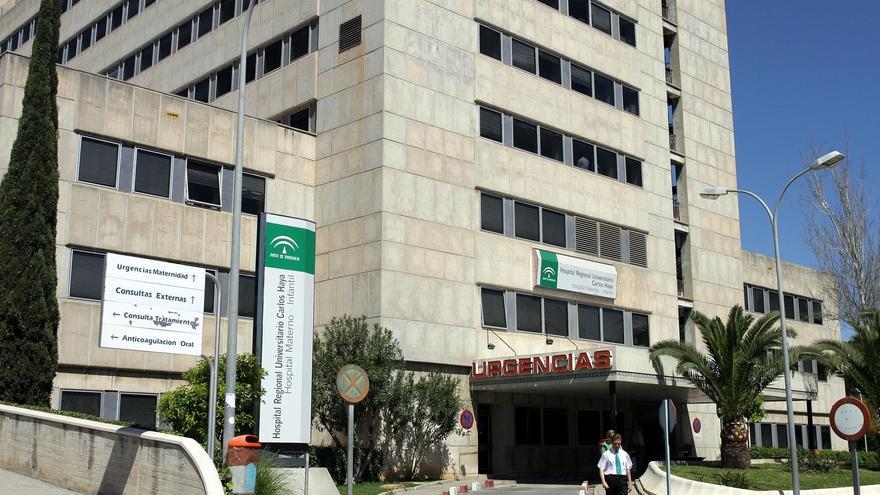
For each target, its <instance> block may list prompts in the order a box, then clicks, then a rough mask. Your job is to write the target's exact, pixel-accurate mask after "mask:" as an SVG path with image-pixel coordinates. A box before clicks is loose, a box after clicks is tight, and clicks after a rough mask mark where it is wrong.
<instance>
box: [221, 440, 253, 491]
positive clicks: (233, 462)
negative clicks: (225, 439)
mask: <svg viewBox="0 0 880 495" xmlns="http://www.w3.org/2000/svg"><path fill="white" fill-rule="evenodd" d="M259 460H260V443H259V442H257V436H256V435H240V436H237V437H235V438H233V439H232V440H230V441H229V449H228V450H227V451H226V465H227V466H229V471H230V472H231V474H232V493H235V494H253V493H254V489H255V488H256V485H257V461H259Z"/></svg>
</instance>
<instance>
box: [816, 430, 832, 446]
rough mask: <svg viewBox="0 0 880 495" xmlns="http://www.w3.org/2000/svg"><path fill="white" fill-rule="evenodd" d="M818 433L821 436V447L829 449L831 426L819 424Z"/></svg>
mask: <svg viewBox="0 0 880 495" xmlns="http://www.w3.org/2000/svg"><path fill="white" fill-rule="evenodd" d="M819 433H820V434H821V436H822V448H823V449H830V448H831V427H830V426H820V427H819Z"/></svg>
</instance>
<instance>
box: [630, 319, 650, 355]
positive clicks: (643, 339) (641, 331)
mask: <svg viewBox="0 0 880 495" xmlns="http://www.w3.org/2000/svg"><path fill="white" fill-rule="evenodd" d="M632 331H633V345H638V346H642V347H650V346H651V337H650V335H649V334H648V315H640V314H636V313H633V314H632Z"/></svg>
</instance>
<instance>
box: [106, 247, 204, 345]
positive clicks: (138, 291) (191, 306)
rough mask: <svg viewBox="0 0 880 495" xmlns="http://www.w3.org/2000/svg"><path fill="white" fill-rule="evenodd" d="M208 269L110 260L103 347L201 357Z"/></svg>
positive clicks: (120, 257) (131, 259) (130, 258)
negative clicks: (206, 271)
mask: <svg viewBox="0 0 880 495" xmlns="http://www.w3.org/2000/svg"><path fill="white" fill-rule="evenodd" d="M204 303H205V269H204V268H196V267H191V266H185V265H178V264H176V263H166V262H163V261H155V260H149V259H144V258H136V257H133V256H123V255H119V254H112V253H110V254H107V258H106V268H105V271H104V304H103V308H102V314H101V347H109V348H114V349H128V350H133V351H149V352H167V353H171V354H188V355H191V356H199V355H201V351H202V325H203V323H204V315H203V311H204Z"/></svg>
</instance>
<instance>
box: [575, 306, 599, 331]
mask: <svg viewBox="0 0 880 495" xmlns="http://www.w3.org/2000/svg"><path fill="white" fill-rule="evenodd" d="M578 338H581V339H589V340H602V335H601V333H600V327H599V308H597V307H595V306H587V305H585V304H578Z"/></svg>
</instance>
